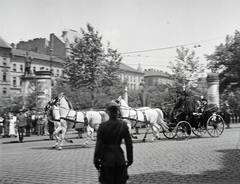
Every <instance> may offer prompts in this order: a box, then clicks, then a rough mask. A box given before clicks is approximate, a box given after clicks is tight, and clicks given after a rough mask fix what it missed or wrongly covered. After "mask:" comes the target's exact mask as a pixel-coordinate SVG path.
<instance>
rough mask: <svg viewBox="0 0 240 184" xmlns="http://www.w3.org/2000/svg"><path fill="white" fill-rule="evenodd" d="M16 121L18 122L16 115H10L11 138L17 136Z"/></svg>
mask: <svg viewBox="0 0 240 184" xmlns="http://www.w3.org/2000/svg"><path fill="white" fill-rule="evenodd" d="M16 121H17V117H16V116H15V115H14V113H10V117H9V136H10V137H16V136H17V135H16V132H15V127H16Z"/></svg>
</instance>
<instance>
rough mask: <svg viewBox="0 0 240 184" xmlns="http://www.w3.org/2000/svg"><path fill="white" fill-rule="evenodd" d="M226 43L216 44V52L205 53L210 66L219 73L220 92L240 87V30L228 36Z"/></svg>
mask: <svg viewBox="0 0 240 184" xmlns="http://www.w3.org/2000/svg"><path fill="white" fill-rule="evenodd" d="M225 42H226V43H225V44H223V43H222V44H220V45H219V46H216V48H215V52H214V53H213V54H211V55H205V57H206V58H207V60H208V61H209V63H208V68H209V69H211V70H212V71H213V72H218V73H219V78H220V93H223V92H224V91H225V92H229V91H232V90H234V89H237V88H239V87H240V32H239V31H235V34H234V36H229V35H227V36H226V39H225Z"/></svg>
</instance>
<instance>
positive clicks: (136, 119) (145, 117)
mask: <svg viewBox="0 0 240 184" xmlns="http://www.w3.org/2000/svg"><path fill="white" fill-rule="evenodd" d="M132 110H134V111H135V112H136V115H133V116H132V117H131V115H130V111H129V115H128V117H122V116H121V119H128V120H131V121H135V124H134V125H133V128H134V127H135V126H136V125H137V123H140V122H142V123H149V121H148V120H147V115H146V110H137V109H132ZM137 111H141V112H142V114H143V117H144V121H140V120H138V113H137Z"/></svg>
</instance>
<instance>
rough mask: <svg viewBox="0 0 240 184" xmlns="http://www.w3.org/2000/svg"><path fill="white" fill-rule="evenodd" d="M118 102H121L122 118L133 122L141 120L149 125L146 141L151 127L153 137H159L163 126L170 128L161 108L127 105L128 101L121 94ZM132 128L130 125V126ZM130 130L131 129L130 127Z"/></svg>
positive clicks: (165, 128)
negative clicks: (164, 119)
mask: <svg viewBox="0 0 240 184" xmlns="http://www.w3.org/2000/svg"><path fill="white" fill-rule="evenodd" d="M116 102H117V103H118V104H119V108H120V113H121V117H122V119H126V120H128V122H131V124H135V125H136V123H138V122H140V123H144V124H145V125H147V130H146V133H145V135H144V138H143V141H145V139H146V136H147V133H148V131H149V129H150V128H152V130H153V138H152V141H154V140H155V138H158V139H159V135H158V134H159V132H160V130H161V128H163V129H164V130H167V129H168V126H167V124H166V122H164V121H163V112H162V111H161V110H160V109H159V108H154V109H152V108H150V107H141V108H132V107H129V106H128V105H127V103H126V102H125V101H124V100H123V99H122V97H121V96H120V97H119V98H118V99H117V100H116ZM129 128H130V127H129ZM129 131H131V130H130V129H129Z"/></svg>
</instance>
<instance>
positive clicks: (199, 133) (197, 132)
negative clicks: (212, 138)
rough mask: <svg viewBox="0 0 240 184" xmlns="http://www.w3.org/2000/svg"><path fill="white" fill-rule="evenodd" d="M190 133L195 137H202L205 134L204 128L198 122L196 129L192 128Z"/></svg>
mask: <svg viewBox="0 0 240 184" xmlns="http://www.w3.org/2000/svg"><path fill="white" fill-rule="evenodd" d="M192 132H193V134H194V135H196V136H197V137H203V136H204V135H205V134H206V133H207V130H206V127H205V126H204V125H203V124H202V123H201V122H200V123H199V124H198V128H192Z"/></svg>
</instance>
